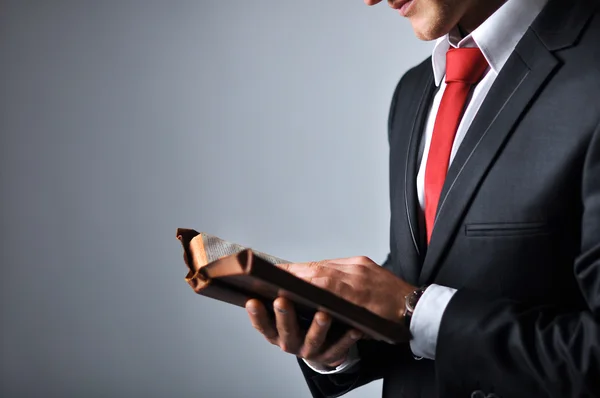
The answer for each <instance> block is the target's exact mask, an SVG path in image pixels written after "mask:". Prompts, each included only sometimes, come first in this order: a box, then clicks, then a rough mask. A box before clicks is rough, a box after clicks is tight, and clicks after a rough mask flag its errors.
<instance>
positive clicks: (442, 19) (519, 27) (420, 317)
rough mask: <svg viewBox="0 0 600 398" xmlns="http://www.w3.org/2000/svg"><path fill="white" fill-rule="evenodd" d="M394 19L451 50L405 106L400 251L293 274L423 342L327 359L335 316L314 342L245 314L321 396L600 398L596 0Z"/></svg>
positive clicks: (416, 11) (393, 169)
mask: <svg viewBox="0 0 600 398" xmlns="http://www.w3.org/2000/svg"><path fill="white" fill-rule="evenodd" d="M380 1H381V0H365V2H366V3H367V4H369V5H373V4H376V3H379V2H380ZM390 5H391V6H392V7H393V8H395V9H398V11H399V13H400V14H402V15H403V16H405V17H406V18H408V19H409V20H410V22H411V24H412V26H413V28H414V31H415V33H416V35H417V36H418V37H419V38H421V39H424V40H433V39H438V40H437V42H436V45H435V47H434V50H433V55H432V57H431V58H430V59H427V60H426V61H425V62H423V63H422V64H420V65H418V66H417V67H415V68H413V69H411V70H410V71H409V72H408V73H406V75H405V76H404V77H403V78H402V79H401V80H400V82H399V84H398V86H397V88H396V91H395V93H394V96H393V100H392V105H391V110H390V117H389V142H390V201H391V239H390V246H391V247H390V255H389V257H388V259H387V261H386V262H385V264H383V267H380V266H378V265H377V264H375V263H373V262H372V261H371V260H369V259H367V258H350V259H340V260H330V261H322V262H317V263H310V264H290V265H286V266H284V267H285V269H287V270H288V271H290V272H292V273H294V274H296V275H298V276H300V277H302V278H305V279H307V280H309V281H311V282H312V283H314V284H316V285H318V286H322V287H325V288H327V289H329V290H331V291H333V292H334V293H336V294H338V295H340V296H342V297H344V298H346V299H348V300H350V301H352V302H354V303H356V304H359V305H361V306H364V307H366V308H367V309H369V310H371V311H373V312H374V313H376V314H379V315H381V316H383V317H386V318H388V319H392V320H395V321H398V322H403V323H404V324H406V327H407V328H408V329H409V330H410V333H411V335H412V338H411V340H410V341H409V342H407V344H399V345H388V344H384V343H380V342H375V341H372V340H369V339H368V336H362V335H361V334H360V333H358V332H357V331H355V330H352V331H349V332H348V333H347V334H346V335H345V336H344V337H342V338H341V339H340V340H339V341H338V342H337V343H334V344H333V345H332V346H325V345H324V344H323V341H324V336H325V334H326V332H327V330H328V327H329V325H330V322H331V320H330V318H329V317H328V316H327V315H326V314H324V313H317V315H316V316H315V319H314V320H313V324H312V326H311V327H310V329H309V330H308V332H307V333H306V335H304V334H301V333H300V332H299V331H298V327H297V325H296V318H295V315H294V308H293V306H292V305H291V303H290V302H288V301H286V300H284V299H282V298H279V299H277V300H276V301H275V303H274V307H275V310H276V311H275V313H276V322H275V324H271V323H270V322H269V319H268V317H267V315H266V311H265V308H264V307H262V306H261V305H260V303H258V302H256V301H249V302H248V303H247V309H248V312H249V315H250V318H251V321H252V323H253V325H254V326H255V327H256V328H257V329H258V330H259V331H261V332H262V333H263V334H264V335H265V337H266V338H267V339H268V340H269V341H270V342H271V343H273V344H277V345H279V346H280V347H281V348H282V349H283V350H284V351H286V352H289V353H292V354H294V355H297V356H298V357H299V358H301V359H300V360H299V362H300V365H301V367H302V371H303V372H304V375H305V377H306V380H307V382H308V384H309V387H310V390H311V392H312V394H313V396H315V397H337V396H339V395H342V394H344V393H345V392H347V391H349V390H351V389H353V388H356V387H358V386H360V385H363V384H365V383H368V382H370V381H372V380H375V379H380V378H383V396H384V397H436V396H440V397H490V398H491V397H590V396H600V11H599V10H600V7H599V1H598V0H508V1H502V0H408V1H407V0H401V1H395V2H391V0H390ZM421 358H423V359H422V360H420V359H421Z"/></svg>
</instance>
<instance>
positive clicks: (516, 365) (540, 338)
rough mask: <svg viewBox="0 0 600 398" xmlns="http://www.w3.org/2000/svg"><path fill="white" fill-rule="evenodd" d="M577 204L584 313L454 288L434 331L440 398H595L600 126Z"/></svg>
mask: <svg viewBox="0 0 600 398" xmlns="http://www.w3.org/2000/svg"><path fill="white" fill-rule="evenodd" d="M582 200H583V209H584V210H583V214H582V221H581V251H580V254H579V255H578V257H577V258H576V260H575V262H574V274H575V277H576V279H577V283H578V285H579V288H580V291H581V294H582V297H583V298H584V300H585V304H586V305H585V306H586V308H583V309H582V310H580V311H579V312H571V313H566V312H564V310H563V311H560V310H558V309H556V308H550V307H537V308H531V307H527V306H525V305H523V304H520V303H516V302H510V301H506V300H498V299H493V298H490V297H485V296H484V295H482V294H481V292H477V291H470V290H465V289H463V290H460V289H459V290H458V292H457V293H456V294H455V295H454V296H453V298H452V299H451V300H450V303H449V305H448V307H447V309H446V311H445V312H444V315H443V318H442V323H441V326H440V333H439V337H438V343H437V351H436V365H437V366H436V367H437V373H438V374H437V377H438V382H439V384H440V387H441V388H440V391H444V392H446V393H447V394H448V396H469V394H470V392H471V391H473V390H483V391H485V392H487V393H495V394H496V395H498V396H503V397H513V396H548V397H600V126H598V127H597V128H596V130H595V132H594V133H593V136H592V139H591V142H590V146H589V147H588V151H587V154H586V157H585V162H584V169H583V174H582ZM531 283H535V281H531ZM525 393H528V394H525Z"/></svg>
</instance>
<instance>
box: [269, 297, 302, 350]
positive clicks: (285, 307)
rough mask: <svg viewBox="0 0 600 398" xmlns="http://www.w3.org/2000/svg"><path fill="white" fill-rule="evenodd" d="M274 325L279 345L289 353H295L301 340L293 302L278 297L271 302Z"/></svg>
mask: <svg viewBox="0 0 600 398" xmlns="http://www.w3.org/2000/svg"><path fill="white" fill-rule="evenodd" d="M273 309H274V310H275V325H276V326H277V333H278V335H279V347H280V348H281V349H282V350H283V351H285V352H289V353H290V354H297V353H298V350H299V349H300V345H301V343H302V340H301V339H300V329H299V328H298V321H297V319H296V312H295V311H294V306H293V304H292V303H291V302H290V301H289V300H286V299H284V298H283V297H279V298H278V299H276V300H275V301H274V302H273Z"/></svg>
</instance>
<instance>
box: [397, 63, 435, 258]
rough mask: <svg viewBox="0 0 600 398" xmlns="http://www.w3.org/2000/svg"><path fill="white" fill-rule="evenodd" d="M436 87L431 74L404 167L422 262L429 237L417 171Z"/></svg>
mask: <svg viewBox="0 0 600 398" xmlns="http://www.w3.org/2000/svg"><path fill="white" fill-rule="evenodd" d="M435 88H436V86H435V84H434V82H433V74H429V75H428V78H427V81H426V83H425V89H424V91H423V93H422V94H421V98H420V101H419V106H418V108H417V110H416V113H415V116H414V118H413V124H412V131H411V135H410V139H409V143H408V146H407V152H406V164H405V168H404V172H405V176H404V182H405V183H404V205H405V207H406V215H407V218H408V226H409V228H410V233H411V238H412V241H413V245H414V246H415V250H416V252H417V255H418V257H419V260H420V261H419V263H422V260H423V259H424V257H425V252H426V250H427V240H426V239H427V238H426V234H425V231H424V228H423V225H422V224H423V222H422V215H421V214H422V210H421V205H420V204H419V198H418V196H417V173H418V171H419V161H420V156H419V149H420V147H421V138H422V136H423V129H424V128H425V122H426V121H427V116H428V114H429V109H430V105H431V101H432V99H433V95H434V93H435V91H436V90H435ZM419 266H420V264H419Z"/></svg>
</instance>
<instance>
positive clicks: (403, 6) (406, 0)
mask: <svg viewBox="0 0 600 398" xmlns="http://www.w3.org/2000/svg"><path fill="white" fill-rule="evenodd" d="M413 1H414V0H399V1H394V2H392V1H390V2H389V5H390V7H392V8H393V9H394V10H398V12H399V13H400V14H401V15H403V16H406V14H408V10H409V9H410V6H411V5H412V3H413Z"/></svg>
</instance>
